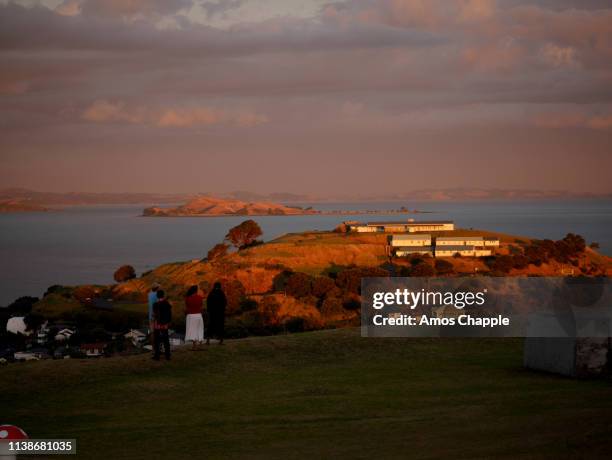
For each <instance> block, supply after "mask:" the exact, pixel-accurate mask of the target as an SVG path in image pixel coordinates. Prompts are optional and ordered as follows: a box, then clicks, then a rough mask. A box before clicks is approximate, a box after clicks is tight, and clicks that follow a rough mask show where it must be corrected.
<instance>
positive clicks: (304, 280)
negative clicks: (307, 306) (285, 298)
mask: <svg viewBox="0 0 612 460" xmlns="http://www.w3.org/2000/svg"><path fill="white" fill-rule="evenodd" d="M285 289H286V291H287V294H288V295H290V296H292V297H296V298H300V297H307V296H309V295H311V294H312V277H311V276H310V275H307V274H306V273H300V272H296V273H294V274H292V275H291V276H290V277H289V279H288V280H287V286H286V288H285Z"/></svg>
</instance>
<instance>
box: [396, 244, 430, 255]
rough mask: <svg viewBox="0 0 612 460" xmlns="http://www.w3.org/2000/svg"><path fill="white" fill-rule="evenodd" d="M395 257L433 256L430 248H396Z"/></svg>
mask: <svg viewBox="0 0 612 460" xmlns="http://www.w3.org/2000/svg"><path fill="white" fill-rule="evenodd" d="M394 250H395V255H396V257H409V256H412V255H429V256H433V248H432V247H431V246H398V247H395V248H394Z"/></svg>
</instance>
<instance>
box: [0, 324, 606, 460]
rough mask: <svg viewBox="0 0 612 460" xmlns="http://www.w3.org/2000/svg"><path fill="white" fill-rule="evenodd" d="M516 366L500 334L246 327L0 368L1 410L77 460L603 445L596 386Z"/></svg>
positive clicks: (466, 453) (499, 453)
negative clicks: (397, 335)
mask: <svg viewBox="0 0 612 460" xmlns="http://www.w3.org/2000/svg"><path fill="white" fill-rule="evenodd" d="M521 362H522V343H521V341H519V340H514V339H512V340H507V339H451V338H447V339H444V340H435V339H421V340H418V339H417V340H409V339H408V340H406V339H366V338H361V337H360V336H359V331H358V330H357V329H351V330H336V331H321V332H315V333H305V334H294V335H288V336H276V337H262V338H253V339H246V340H240V341H233V342H232V341H230V342H228V343H227V344H226V345H225V346H223V347H220V346H218V345H211V346H210V348H208V349H206V351H203V352H190V351H187V350H181V351H179V352H177V353H175V354H174V356H173V360H172V361H171V362H169V363H166V362H163V361H162V362H160V363H156V362H153V361H151V360H150V358H149V357H148V355H139V356H133V357H120V358H109V359H100V360H89V361H78V360H68V361H55V362H52V361H40V362H34V363H26V364H23V365H15V366H8V367H7V368H5V369H3V370H2V372H0V386H1V387H2V394H3V397H2V416H3V419H4V420H5V421H6V422H10V423H13V424H16V425H19V426H21V427H23V428H24V429H25V430H26V431H27V432H28V434H29V435H30V436H31V437H32V438H77V442H78V451H79V455H80V456H81V457H83V458H91V459H98V458H100V459H107V458H121V459H141V458H142V459H145V458H161V457H162V455H161V454H162V453H163V454H164V455H163V457H167V458H169V457H171V458H176V459H183V458H185V459H193V458H245V457H248V458H262V459H263V458H266V459H268V458H279V459H281V458H282V459H285V458H287V456H288V455H287V454H288V453H289V452H290V453H291V454H290V456H291V457H292V458H339V457H352V458H405V457H407V456H409V457H411V458H423V459H427V458H493V457H505V458H568V457H580V458H594V457H602V458H603V457H604V456H605V453H606V452H608V453H609V452H610V449H612V430H611V427H610V423H609V420H610V418H611V417H612V387H610V385H609V384H608V383H607V382H605V381H577V380H569V379H562V378H558V377H556V376H551V375H546V374H542V373H535V372H528V371H526V370H524V369H523V368H522V365H521ZM28 395H35V396H36V397H28ZM127 401H129V403H126V402H127ZM527 433H528V434H529V435H528V436H526V434H527Z"/></svg>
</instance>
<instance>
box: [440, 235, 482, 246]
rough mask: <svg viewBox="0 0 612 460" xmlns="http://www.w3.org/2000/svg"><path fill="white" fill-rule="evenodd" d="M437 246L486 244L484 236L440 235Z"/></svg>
mask: <svg viewBox="0 0 612 460" xmlns="http://www.w3.org/2000/svg"><path fill="white" fill-rule="evenodd" d="M436 246H484V239H483V237H482V236H439V237H437V238H436Z"/></svg>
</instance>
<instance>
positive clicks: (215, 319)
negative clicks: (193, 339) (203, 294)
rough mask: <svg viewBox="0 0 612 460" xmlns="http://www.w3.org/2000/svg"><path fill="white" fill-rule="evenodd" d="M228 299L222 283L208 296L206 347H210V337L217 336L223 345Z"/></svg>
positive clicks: (214, 287) (217, 284) (215, 286)
mask: <svg viewBox="0 0 612 460" xmlns="http://www.w3.org/2000/svg"><path fill="white" fill-rule="evenodd" d="M226 305H227V299H226V298H225V294H224V293H223V290H222V289H221V283H219V282H216V283H215V284H214V286H213V290H212V291H210V294H208V298H207V299H206V307H207V311H208V321H209V325H208V335H207V336H206V345H210V337H211V336H215V337H217V338H218V339H219V345H222V344H223V334H224V329H225V306H226Z"/></svg>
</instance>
